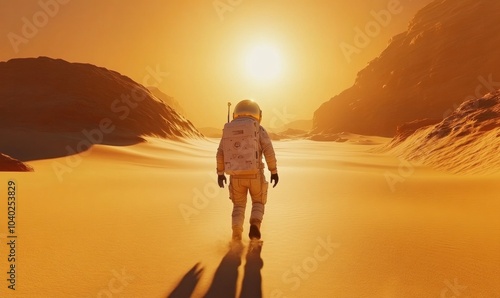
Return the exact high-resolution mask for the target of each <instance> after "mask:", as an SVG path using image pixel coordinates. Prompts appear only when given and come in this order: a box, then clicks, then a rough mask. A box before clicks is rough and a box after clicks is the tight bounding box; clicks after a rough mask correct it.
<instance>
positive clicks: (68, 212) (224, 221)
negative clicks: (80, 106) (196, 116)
mask: <svg viewBox="0 0 500 298" xmlns="http://www.w3.org/2000/svg"><path fill="white" fill-rule="evenodd" d="M380 141H381V139H374V140H373V142H374V143H379V142H380ZM386 141H389V140H388V139H386ZM216 146H217V141H216V140H208V141H207V140H185V141H183V142H173V141H168V140H161V139H151V138H148V142H146V143H140V144H136V145H132V146H121V147H119V146H105V145H96V146H93V147H92V149H91V150H89V151H86V152H84V153H81V154H78V155H74V156H67V157H59V158H54V159H46V160H37V161H33V162H32V165H33V166H34V167H35V168H36V172H34V173H8V174H6V173H0V177H1V179H2V180H3V181H5V179H11V178H14V179H15V180H16V181H17V184H18V187H19V196H18V206H19V216H18V234H19V237H20V238H19V243H20V245H19V247H18V270H19V271H18V272H19V277H18V289H17V291H16V295H17V297H107V296H109V297H111V296H112V297H166V296H167V295H169V294H176V293H177V294H178V293H181V296H183V297H189V295H188V294H189V293H192V297H203V296H204V295H205V294H206V293H207V292H209V289H210V293H215V294H221V293H228V292H236V293H249V292H250V290H251V291H255V290H257V292H258V290H259V289H260V290H261V291H262V293H263V297H349V298H350V297H453V295H456V296H457V294H456V292H453V291H459V293H460V294H461V297H499V296H500V255H499V254H498V251H500V230H499V229H498V227H499V226H500V220H499V218H498V210H499V208H500V200H499V199H500V197H499V194H498V192H497V191H496V189H497V186H498V178H499V176H498V175H497V176H488V177H481V178H479V177H476V176H454V175H449V174H445V173H441V172H436V171H434V170H432V169H430V168H426V167H422V166H419V165H411V167H408V164H407V163H403V161H402V160H401V159H400V158H398V157H397V156H395V155H388V154H379V153H373V152H370V150H372V149H373V148H375V147H377V146H380V145H358V144H354V143H350V142H344V143H338V142H313V141H286V142H275V148H276V152H277V156H278V159H279V171H280V178H281V179H280V183H279V185H278V186H277V187H276V188H274V189H271V190H270V192H269V201H268V204H267V209H266V215H265V219H264V222H263V227H262V233H263V240H264V246H263V248H262V252H261V253H260V254H248V251H247V244H248V240H245V241H244V244H245V247H244V248H243V250H231V251H230V249H229V245H228V241H229V238H230V235H231V230H230V213H231V203H230V201H229V200H228V194H227V189H223V190H222V189H219V188H218V187H217V184H216V181H215V157H214V155H215V149H216ZM78 158H79V162H76V161H77V160H78ZM57 164H64V165H67V166H70V165H74V167H72V168H71V171H68V172H64V173H62V174H61V173H60V172H59V173H58V172H57V171H56V170H55V169H57V167H55V165H57ZM394 177H399V179H396V180H395V179H394ZM42 194H43V195H42ZM1 228H2V229H3V228H4V225H2V226H1ZM1 232H2V233H5V230H1ZM0 252H1V254H2V255H5V253H6V246H5V245H2V247H0ZM196 264H198V265H196ZM243 285H245V286H243ZM249 286H250V288H249ZM0 291H1V296H2V297H6V295H8V294H9V292H8V291H7V290H6V287H2V288H1V290H0ZM252 293H254V292H252ZM254 294H255V293H254ZM7 297H11V296H7ZM173 297H178V296H175V295H174V296H173ZM219 297H220V296H219Z"/></svg>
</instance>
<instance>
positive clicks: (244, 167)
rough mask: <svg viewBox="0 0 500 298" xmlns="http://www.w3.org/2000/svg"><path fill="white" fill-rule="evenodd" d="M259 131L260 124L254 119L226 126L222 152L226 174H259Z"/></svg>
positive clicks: (238, 120)
mask: <svg viewBox="0 0 500 298" xmlns="http://www.w3.org/2000/svg"><path fill="white" fill-rule="evenodd" d="M259 131H260V124H259V123H258V122H257V121H255V120H254V119H252V118H246V117H245V118H238V119H235V120H233V121H231V122H229V123H226V124H225V125H224V129H223V130H222V150H223V152H224V171H225V172H226V174H228V175H250V174H256V173H258V172H259V166H260V161H259Z"/></svg>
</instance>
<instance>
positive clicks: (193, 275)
mask: <svg viewBox="0 0 500 298" xmlns="http://www.w3.org/2000/svg"><path fill="white" fill-rule="evenodd" d="M199 266H200V263H197V264H196V265H194V266H193V268H191V270H189V271H188V273H186V275H184V277H183V278H182V280H181V282H180V283H179V284H178V285H177V287H176V288H175V289H174V290H173V291H172V293H170V295H168V296H167V297H168V298H186V297H191V295H192V294H193V291H194V288H195V287H196V285H197V284H198V282H199V281H200V277H201V274H202V272H203V268H199Z"/></svg>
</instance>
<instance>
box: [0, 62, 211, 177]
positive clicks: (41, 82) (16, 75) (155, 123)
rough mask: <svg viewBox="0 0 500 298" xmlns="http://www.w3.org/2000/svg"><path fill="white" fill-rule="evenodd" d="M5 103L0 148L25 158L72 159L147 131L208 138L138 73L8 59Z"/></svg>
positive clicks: (1, 79)
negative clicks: (138, 80)
mask: <svg viewBox="0 0 500 298" xmlns="http://www.w3.org/2000/svg"><path fill="white" fill-rule="evenodd" d="M157 94H158V93H157ZM0 106H2V107H8V108H2V109H0V136H1V141H0V152H1V153H4V154H6V155H9V156H11V157H13V158H15V159H18V160H20V161H32V160H38V159H48V158H55V157H61V156H70V155H72V154H74V153H79V152H84V151H87V150H89V148H90V147H91V146H92V145H94V144H103V145H114V146H124V145H131V144H137V143H140V142H143V141H144V139H143V138H142V137H143V136H157V137H162V138H167V139H179V138H182V137H190V138H201V137H203V135H202V134H201V133H200V132H199V131H198V130H197V129H196V128H195V127H194V126H193V125H192V124H191V122H189V121H188V120H187V119H186V118H184V116H182V115H180V114H179V113H177V112H176V111H175V110H174V109H173V108H172V107H170V106H169V105H168V104H166V103H165V102H164V101H162V100H161V99H159V98H157V97H156V96H154V95H153V94H151V92H150V91H149V90H148V89H146V88H145V87H144V86H142V85H140V84H138V83H136V82H134V81H133V80H131V79H130V78H128V77H126V76H123V75H121V74H119V73H117V72H115V71H111V70H108V69H105V68H102V67H97V66H94V65H91V64H83V63H69V62H67V61H64V60H61V59H51V58H47V57H39V58H24V59H12V60H9V61H7V62H0ZM0 166H1V165H0ZM0 170H2V167H0ZM3 170H5V169H3Z"/></svg>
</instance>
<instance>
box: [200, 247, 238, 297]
mask: <svg viewBox="0 0 500 298" xmlns="http://www.w3.org/2000/svg"><path fill="white" fill-rule="evenodd" d="M242 253H243V246H242V245H233V246H232V247H231V248H230V249H229V251H228V252H227V253H226V255H225V256H224V258H222V261H221V262H220V264H219V267H217V271H215V275H214V279H213V280H212V284H211V285H210V288H209V289H208V292H207V293H206V294H205V298H225V297H228V298H229V297H231V298H234V297H236V283H237V281H238V267H239V266H240V265H241V254H242Z"/></svg>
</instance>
